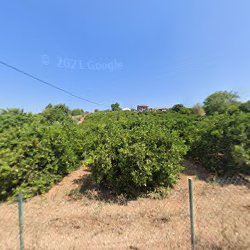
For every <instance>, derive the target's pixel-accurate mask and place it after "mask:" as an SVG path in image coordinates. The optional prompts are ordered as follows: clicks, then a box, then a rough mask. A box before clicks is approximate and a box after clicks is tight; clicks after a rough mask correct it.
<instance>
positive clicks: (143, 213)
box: [0, 163, 250, 250]
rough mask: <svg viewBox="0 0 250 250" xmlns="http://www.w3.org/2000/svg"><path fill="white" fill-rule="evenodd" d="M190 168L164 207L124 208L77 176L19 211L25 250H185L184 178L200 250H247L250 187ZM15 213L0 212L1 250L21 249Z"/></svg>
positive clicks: (8, 208)
mask: <svg viewBox="0 0 250 250" xmlns="http://www.w3.org/2000/svg"><path fill="white" fill-rule="evenodd" d="M187 165H188V171H186V173H185V174H183V175H182V176H181V179H180V181H179V183H178V185H176V187H175V188H174V189H173V190H172V191H171V192H170V193H169V195H168V196H167V197H166V198H164V199H161V200H159V199H152V198H151V199H150V198H140V199H138V200H134V201H127V200H126V199H125V197H122V196H114V195H112V194H110V193H107V192H106V193H105V192H103V191H100V190H98V189H96V187H95V185H93V183H92V182H91V179H90V178H89V177H88V174H89V172H88V171H86V169H83V168H81V169H79V170H78V171H75V172H74V173H72V174H71V175H69V176H67V177H65V178H64V180H63V181H62V182H61V183H59V184H58V185H56V186H55V187H53V188H52V189H51V190H50V191H49V192H48V193H47V194H45V195H42V196H37V197H35V198H33V199H31V200H29V201H26V202H25V203H24V227H25V249H134V250H136V249H190V223H189V210H188V208H189V203H188V187H187V178H188V177H192V178H193V180H194V195H195V197H194V198H195V207H196V240H197V249H250V230H249V229H250V193H249V186H247V185H246V184H245V183H243V182H242V181H238V182H239V183H237V182H235V183H234V184H230V183H224V184H226V185H220V184H214V183H209V182H207V181H206V180H207V178H208V175H207V174H206V173H205V172H204V171H202V173H201V172H199V171H197V169H196V167H195V166H193V165H192V164H189V163H188V164H187ZM198 177H199V178H198ZM88 182H89V183H88ZM220 183H221V182H220ZM241 183H243V184H244V185H238V184H241ZM17 212H18V211H17V204H16V203H13V204H7V203H5V204H1V205H0V218H1V220H0V249H1V250H2V249H3V250H4V249H18V247H19V239H18V217H17Z"/></svg>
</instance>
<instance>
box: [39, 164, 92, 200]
mask: <svg viewBox="0 0 250 250" xmlns="http://www.w3.org/2000/svg"><path fill="white" fill-rule="evenodd" d="M89 173H90V172H89V171H88V169H87V168H86V167H84V166H82V167H80V168H79V169H78V170H76V171H74V172H72V173H70V174H69V175H68V176H66V177H64V178H63V180H62V181H61V182H59V183H58V184H56V185H55V186H54V187H52V188H51V189H50V190H49V192H48V193H46V194H44V195H43V197H44V198H46V199H49V200H62V199H68V198H69V196H68V195H69V193H70V192H71V191H72V190H74V189H76V188H78V186H79V182H80V181H81V179H82V178H83V176H84V175H88V174H89Z"/></svg>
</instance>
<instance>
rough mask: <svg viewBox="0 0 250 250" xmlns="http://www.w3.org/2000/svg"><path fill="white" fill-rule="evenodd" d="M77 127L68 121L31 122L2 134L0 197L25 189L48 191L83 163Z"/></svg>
mask: <svg viewBox="0 0 250 250" xmlns="http://www.w3.org/2000/svg"><path fill="white" fill-rule="evenodd" d="M72 138H77V133H76V131H75V130H74V129H73V128H72V127H71V126H68V125H62V124H53V125H50V126H48V125H47V124H44V125H43V124H41V122H40V118H36V119H35V120H34V121H33V122H32V123H31V124H28V123H26V124H23V125H22V126H19V127H10V128H9V129H7V130H5V131H4V132H2V133H1V134H0V183H1V185H0V200H1V199H6V198H12V197H14V196H15V195H16V194H17V192H19V191H22V192H23V193H24V195H25V197H31V196H33V195H34V194H39V193H42V192H45V191H47V190H48V188H50V187H51V186H52V185H53V184H54V183H55V182H57V181H58V180H60V179H61V178H62V176H64V175H66V174H68V173H69V172H70V171H72V170H73V169H75V168H76V167H77V166H78V165H79V158H78V155H77V150H76V148H75V147H76V144H75V143H73V140H72Z"/></svg>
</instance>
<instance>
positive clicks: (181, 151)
mask: <svg viewBox="0 0 250 250" xmlns="http://www.w3.org/2000/svg"><path fill="white" fill-rule="evenodd" d="M99 133H100V135H101V136H100V141H99V142H98V146H97V148H96V149H95V150H93V151H92V157H93V162H94V163H93V167H92V171H93V176H94V178H95V180H96V182H97V183H98V184H100V185H102V186H105V187H108V188H111V189H112V190H114V191H116V192H118V193H126V194H127V195H130V196H136V195H138V194H140V193H141V192H146V191H150V190H154V189H155V188H157V187H162V186H163V187H167V186H172V185H173V184H174V183H175V182H176V180H177V178H178V174H179V173H180V171H181V170H182V166H181V165H180V162H181V161H182V159H183V156H184V155H185V153H186V152H187V146H185V144H184V141H183V140H182V139H180V137H179V136H178V133H177V132H175V131H173V132H170V131H169V130H167V129H164V128H162V127H160V126H156V125H154V124H147V125H143V124H141V125H140V126H137V127H134V128H132V129H130V130H128V129H124V128H121V127H120V126H118V125H116V124H113V125H109V126H108V127H105V128H104V129H103V130H101V131H100V132H99Z"/></svg>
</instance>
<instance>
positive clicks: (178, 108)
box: [172, 104, 192, 114]
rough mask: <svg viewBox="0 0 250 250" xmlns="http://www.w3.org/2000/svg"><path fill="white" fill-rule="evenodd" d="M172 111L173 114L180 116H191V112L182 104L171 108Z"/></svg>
mask: <svg viewBox="0 0 250 250" xmlns="http://www.w3.org/2000/svg"><path fill="white" fill-rule="evenodd" d="M172 110H173V111H175V112H178V113H180V114H191V113H192V111H191V110H190V109H189V108H187V107H185V106H184V105H183V104H175V105H174V106H173V107H172Z"/></svg>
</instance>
